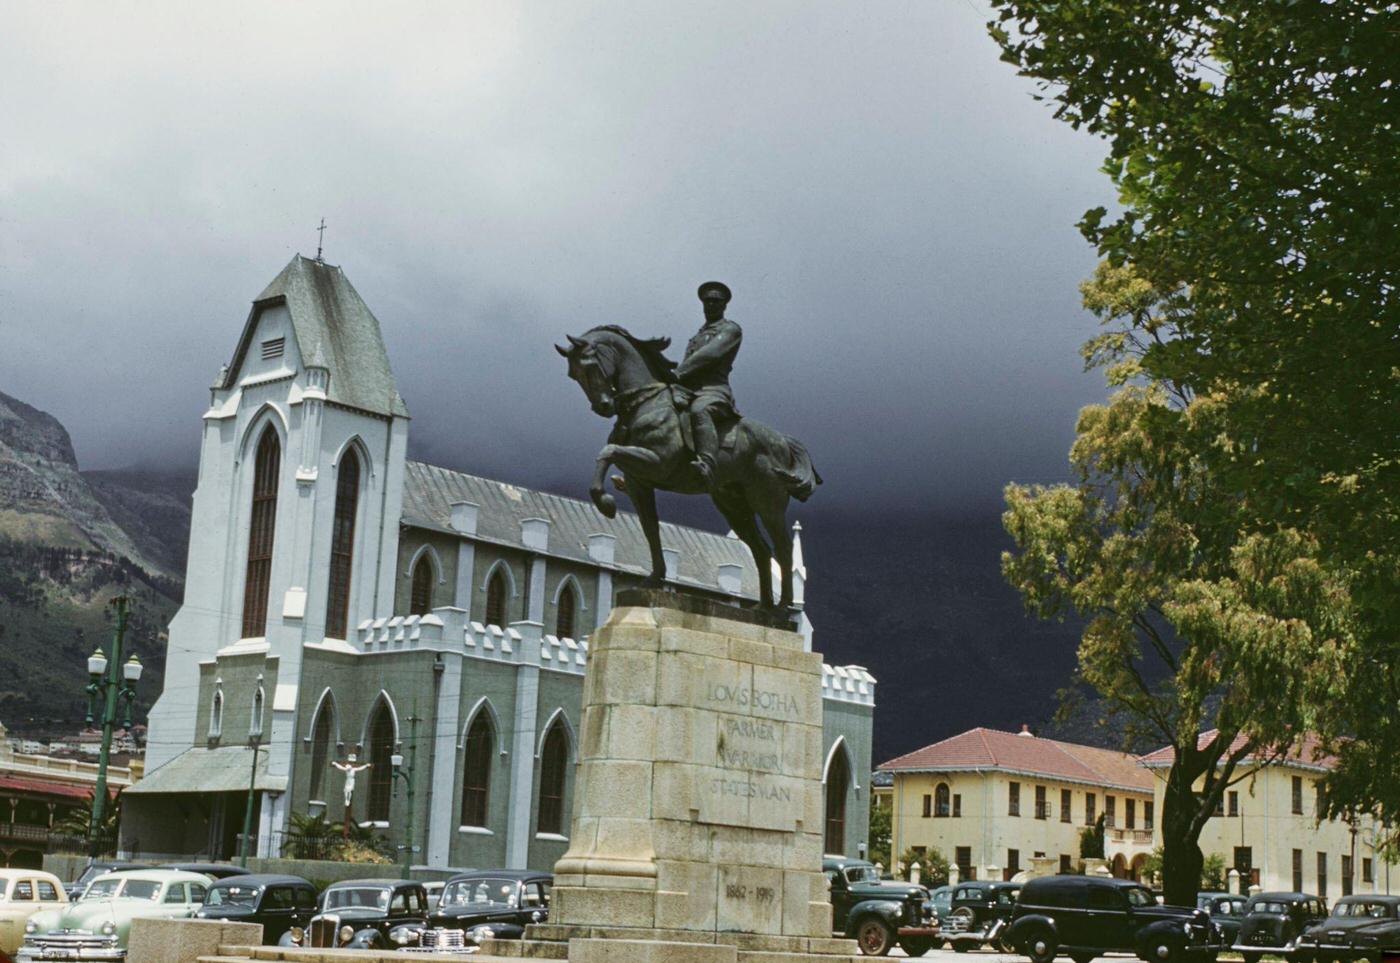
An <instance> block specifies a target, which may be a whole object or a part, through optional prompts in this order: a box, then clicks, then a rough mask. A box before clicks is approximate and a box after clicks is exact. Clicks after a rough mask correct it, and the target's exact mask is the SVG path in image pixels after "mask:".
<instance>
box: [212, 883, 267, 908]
mask: <svg viewBox="0 0 1400 963" xmlns="http://www.w3.org/2000/svg"><path fill="white" fill-rule="evenodd" d="M261 892H262V887H261V886H215V887H214V888H213V889H211V890H209V899H208V903H209V905H210V906H257V905H258V894H259V893H261Z"/></svg>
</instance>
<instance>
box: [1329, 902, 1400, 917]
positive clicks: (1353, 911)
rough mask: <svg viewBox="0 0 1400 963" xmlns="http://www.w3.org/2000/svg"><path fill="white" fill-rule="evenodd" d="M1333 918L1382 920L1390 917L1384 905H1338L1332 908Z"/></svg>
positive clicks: (1388, 908) (1388, 909)
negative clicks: (1360, 917) (1346, 917)
mask: <svg viewBox="0 0 1400 963" xmlns="http://www.w3.org/2000/svg"><path fill="white" fill-rule="evenodd" d="M1332 915H1333V916H1349V917H1352V918H1355V917H1358V916H1369V917H1370V918H1371V919H1375V920H1383V919H1385V918H1387V917H1388V916H1390V915H1391V912H1390V907H1389V906H1387V905H1386V904H1385V903H1338V904H1337V905H1336V906H1334V907H1332Z"/></svg>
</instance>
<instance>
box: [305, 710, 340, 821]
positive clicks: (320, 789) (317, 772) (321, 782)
mask: <svg viewBox="0 0 1400 963" xmlns="http://www.w3.org/2000/svg"><path fill="white" fill-rule="evenodd" d="M334 711H335V701H334V700H333V699H332V698H331V697H330V696H329V695H327V696H326V700H325V702H323V703H322V704H321V712H320V713H319V714H318V715H317V716H316V725H315V726H314V727H313V728H312V730H311V790H310V798H312V799H314V800H317V801H318V802H324V801H325V791H326V769H327V767H328V766H329V764H330V763H329V761H330V751H331V714H332V713H333V712H334Z"/></svg>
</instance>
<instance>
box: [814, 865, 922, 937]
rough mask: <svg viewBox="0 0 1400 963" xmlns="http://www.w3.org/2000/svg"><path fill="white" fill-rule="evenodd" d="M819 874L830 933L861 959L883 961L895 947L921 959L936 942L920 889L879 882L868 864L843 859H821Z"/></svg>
mask: <svg viewBox="0 0 1400 963" xmlns="http://www.w3.org/2000/svg"><path fill="white" fill-rule="evenodd" d="M822 872H824V873H825V874H826V878H827V882H828V884H829V885H830V887H831V927H832V930H833V931H834V932H836V933H839V934H840V935H842V936H847V937H853V938H854V939H855V941H856V945H857V946H859V947H860V951H861V952H862V953H864V954H865V955H866V956H885V955H886V954H888V953H889V951H890V950H891V949H893V948H894V947H895V946H896V945H898V946H899V948H900V949H902V950H904V952H906V953H908V954H909V955H910V956H923V955H924V954H925V953H927V952H928V951H929V950H930V949H931V948H932V947H933V945H934V943H935V942H936V941H937V940H938V925H937V923H935V922H934V919H933V906H932V904H930V903H929V896H928V890H927V889H925V888H924V887H923V886H919V885H917V884H915V883H902V882H900V881H899V880H882V879H880V874H879V872H878V871H877V870H876V869H875V866H874V864H873V863H869V862H866V861H865V860H863V859H847V858H845V857H844V856H827V857H826V858H825V859H823V860H822Z"/></svg>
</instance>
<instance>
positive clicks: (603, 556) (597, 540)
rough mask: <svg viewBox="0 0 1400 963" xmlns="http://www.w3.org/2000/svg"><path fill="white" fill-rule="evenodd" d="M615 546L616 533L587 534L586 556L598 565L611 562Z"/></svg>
mask: <svg viewBox="0 0 1400 963" xmlns="http://www.w3.org/2000/svg"><path fill="white" fill-rule="evenodd" d="M616 548H617V536H616V535H604V534H601V533H599V534H594V535H590V536H588V557H589V558H591V559H593V561H595V562H597V563H598V564H599V565H611V564H612V563H613V551H614V550H615V549H616Z"/></svg>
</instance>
